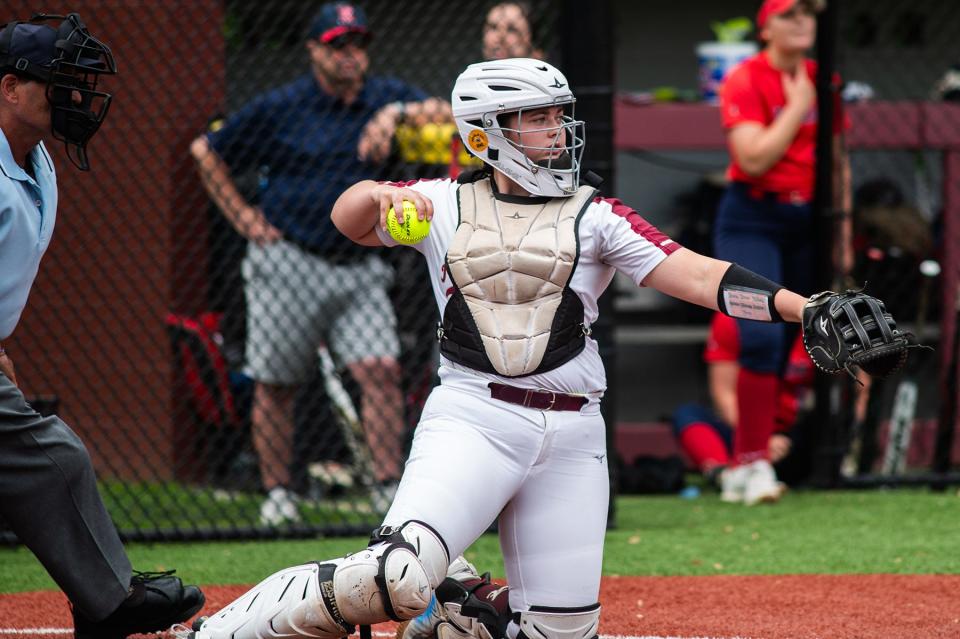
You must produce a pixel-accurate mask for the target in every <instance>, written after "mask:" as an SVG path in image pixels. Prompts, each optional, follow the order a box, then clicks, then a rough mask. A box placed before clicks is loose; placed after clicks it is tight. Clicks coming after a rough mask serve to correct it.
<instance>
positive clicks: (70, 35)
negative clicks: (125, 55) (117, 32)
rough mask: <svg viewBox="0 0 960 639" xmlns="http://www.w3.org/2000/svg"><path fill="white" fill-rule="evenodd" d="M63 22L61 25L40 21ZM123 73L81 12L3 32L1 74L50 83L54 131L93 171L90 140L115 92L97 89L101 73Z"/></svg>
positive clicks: (82, 164)
mask: <svg viewBox="0 0 960 639" xmlns="http://www.w3.org/2000/svg"><path fill="white" fill-rule="evenodd" d="M48 20H60V21H61V22H60V25H59V27H58V28H56V29H54V28H52V27H50V26H47V25H44V24H40V23H42V22H46V21H48ZM116 72H117V64H116V62H115V61H114V59H113V54H112V53H111V52H110V49H109V48H108V47H107V45H105V44H104V43H103V42H101V41H100V40H97V39H96V38H94V37H93V36H92V35H90V32H89V31H87V27H86V25H84V24H83V21H82V20H80V16H79V15H77V14H76V13H71V14H68V15H66V16H60V15H45V14H38V15H35V16H33V18H31V19H30V21H29V22H11V23H9V24H6V25H4V26H3V27H2V30H0V73H15V74H17V75H20V76H25V77H28V78H32V79H35V80H39V81H41V82H46V84H47V100H48V101H49V102H50V107H51V109H50V112H51V125H52V129H53V135H54V137H55V138H56V139H58V140H62V141H63V142H64V143H65V145H66V148H67V157H69V158H70V161H71V162H73V164H74V165H76V166H77V167H78V168H79V169H81V170H83V171H87V170H89V169H90V162H89V160H88V158H87V142H89V141H90V138H92V137H93V134H94V133H96V132H97V129H99V128H100V125H101V124H102V123H103V120H104V118H106V117H107V110H108V109H109V108H110V100H111V97H112V96H111V95H110V94H109V93H104V92H103V91H97V81H98V79H99V77H100V76H101V75H107V74H109V75H112V74H115V73H116Z"/></svg>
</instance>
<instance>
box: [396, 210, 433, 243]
mask: <svg viewBox="0 0 960 639" xmlns="http://www.w3.org/2000/svg"><path fill="white" fill-rule="evenodd" d="M387 231H388V232H389V233H390V237H392V238H393V239H395V240H396V241H397V242H399V243H400V244H416V243H417V242H419V241H420V240H422V239H423V238H425V237H426V236H427V234H429V233H430V222H429V221H428V220H425V219H424V220H421V219H420V218H418V217H417V207H415V206H414V205H413V202H410V201H408V200H404V201H403V219H402V220H398V219H397V213H396V211H395V210H394V208H393V207H392V206H391V207H390V208H389V209H388V210H387Z"/></svg>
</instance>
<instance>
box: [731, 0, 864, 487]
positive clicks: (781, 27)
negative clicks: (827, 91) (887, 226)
mask: <svg viewBox="0 0 960 639" xmlns="http://www.w3.org/2000/svg"><path fill="white" fill-rule="evenodd" d="M822 5H823V3H822V2H818V1H814V0H765V2H764V3H763V5H762V6H761V8H760V11H759V13H758V15H757V27H758V29H759V34H760V38H761V39H762V40H763V41H764V43H765V46H764V49H763V50H762V51H761V52H760V53H758V54H757V55H756V56H754V57H752V58H749V59H748V60H746V61H744V62H743V63H742V64H741V65H740V66H738V67H737V68H735V69H734V70H733V71H732V72H731V73H730V76H729V77H728V78H727V79H726V81H725V82H724V84H723V86H722V87H721V91H720V108H721V115H722V120H723V126H724V128H725V130H726V132H727V142H728V147H729V150H730V157H731V161H730V166H729V169H728V171H727V176H728V178H729V180H730V186H729V188H728V189H727V192H726V194H725V195H724V198H723V199H722V201H721V203H720V207H719V210H718V213H717V222H716V227H715V230H714V244H715V255H716V256H717V257H718V258H720V259H723V260H731V261H735V262H737V263H740V264H743V265H745V266H746V267H747V268H749V269H750V270H752V271H754V272H756V273H759V274H761V275H763V276H764V277H768V278H771V279H773V280H775V281H778V282H783V283H784V284H785V285H786V286H787V287H789V288H790V289H791V290H795V291H799V292H800V293H802V294H809V293H812V292H813V287H814V281H813V278H814V273H815V263H814V232H813V214H812V208H811V206H810V202H811V200H812V198H813V193H814V184H815V150H816V136H817V126H818V123H817V94H816V88H815V87H814V78H815V77H816V68H817V67H816V63H815V62H814V61H813V60H809V59H807V57H806V53H807V51H809V50H810V48H811V47H813V44H814V40H815V36H816V13H817V11H819V10H820V9H821V8H822ZM838 113H839V109H838ZM843 128H844V124H843V118H842V117H838V118H837V119H836V120H835V122H834V124H833V129H834V131H835V133H837V134H840V133H842V131H843ZM837 140H838V142H839V136H837ZM839 149H840V145H839V143H837V144H835V150H836V152H837V153H839ZM837 159H838V161H837V162H836V166H837V167H838V170H839V171H840V172H841V174H842V177H843V178H844V180H845V182H848V181H849V170H848V166H849V165H848V163H847V161H846V158H842V157H838V158H837ZM841 192H844V193H849V188H845V189H841ZM844 204H846V202H844ZM844 210H849V206H846V207H844ZM843 230H844V237H843V238H842V239H841V241H840V242H839V243H838V246H843V247H849V245H850V243H849V240H848V238H849V220H847V223H845V224H844V225H843ZM835 260H836V261H837V262H838V266H839V267H840V268H841V269H843V270H844V271H847V270H849V266H850V264H849V262H850V261H851V254H850V252H849V250H843V251H839V252H838V255H836V256H835ZM752 319H753V320H763V319H766V318H764V317H760V316H758V317H754V318H752ZM737 324H738V330H739V333H740V339H741V348H740V353H739V358H738V361H739V364H740V369H739V373H738V378H737V394H738V400H737V412H738V423H737V428H736V434H735V436H734V458H733V463H734V466H733V467H732V468H731V469H730V471H729V472H727V473H725V474H724V478H723V480H724V490H725V492H726V493H727V494H730V495H733V494H746V493H747V492H749V493H750V494H751V495H755V496H759V497H758V498H759V499H761V500H766V499H773V498H774V496H775V495H778V494H779V488H778V484H777V480H776V475H775V473H774V471H773V468H772V467H771V466H770V463H769V452H768V450H767V443H768V441H769V439H770V434H771V433H772V432H773V431H774V428H775V425H776V413H777V402H778V399H777V398H778V397H779V386H780V383H781V382H780V379H781V374H782V372H783V370H784V367H785V366H786V363H787V360H788V353H789V350H790V344H791V343H792V341H793V338H794V335H795V334H796V332H795V330H794V329H790V328H787V327H786V326H785V325H783V324H770V323H768V322H762V321H752V320H751V319H738V320H737Z"/></svg>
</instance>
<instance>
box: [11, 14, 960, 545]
mask: <svg viewBox="0 0 960 639" xmlns="http://www.w3.org/2000/svg"><path fill="white" fill-rule="evenodd" d="M495 4H496V3H495V2H443V1H440V0H406V1H405V2H400V3H397V2H386V1H382V0H369V1H368V2H365V3H364V4H363V8H364V9H365V10H366V15H365V16H363V17H362V18H358V17H357V16H356V15H354V16H352V17H350V16H338V17H337V19H338V20H340V21H341V22H342V23H343V24H340V25H334V27H333V28H334V29H335V30H336V26H344V25H351V24H352V25H354V26H357V25H361V24H362V23H365V25H366V28H367V29H368V30H369V32H370V33H372V34H373V37H372V39H371V40H369V42H367V41H365V39H364V38H363V37H362V34H359V33H355V34H354V35H351V33H350V32H351V29H341V30H339V31H337V33H336V34H328V35H330V39H329V40H328V42H326V43H323V44H322V46H321V45H316V46H317V47H319V48H318V49H317V50H314V49H312V48H308V46H307V42H308V39H309V38H308V36H309V35H314V36H318V35H321V36H322V35H324V34H327V32H329V31H330V25H329V24H327V23H324V24H323V25H320V26H319V27H316V28H317V29H319V31H317V32H316V33H312V32H311V29H313V28H314V27H315V24H314V21H315V17H316V15H317V12H318V10H319V9H320V7H321V3H319V2H300V1H294V0H266V1H263V2H252V1H250V0H226V1H213V0H190V1H187V0H171V1H169V2H143V1H134V0H129V1H121V0H109V1H108V0H81V1H78V2H75V3H73V4H72V6H71V10H74V11H78V12H79V13H80V14H81V15H82V16H83V18H84V20H85V21H86V22H87V24H88V25H89V26H90V28H91V31H92V32H93V33H95V34H97V35H98V36H99V37H102V39H103V40H104V41H105V42H107V43H108V44H110V45H111V47H112V48H113V50H114V53H115V55H116V58H117V61H118V65H119V66H120V74H119V75H118V76H116V77H115V78H110V80H112V82H110V87H109V88H108V90H112V91H113V93H114V96H115V101H114V104H113V106H112V112H111V114H110V116H109V117H108V119H107V121H106V123H105V125H104V127H103V129H102V130H101V132H100V133H98V135H97V137H96V138H95V139H94V140H93V142H92V143H91V145H90V150H91V157H92V164H93V170H92V172H91V173H89V174H81V173H79V172H77V171H75V170H74V169H73V168H72V167H71V166H70V164H69V163H68V162H67V160H66V158H65V156H64V155H63V153H62V151H61V150H60V149H59V148H54V149H52V150H53V151H54V154H55V159H56V160H57V167H58V170H59V182H60V193H61V199H60V207H59V211H60V214H59V220H58V224H57V226H58V228H57V231H56V235H55V239H54V241H53V244H52V248H51V250H50V252H49V253H48V255H47V257H46V258H45V260H44V263H43V266H42V267H41V273H40V276H39V278H38V280H37V283H36V285H35V287H34V291H33V294H32V296H31V299H30V303H29V304H28V307H27V310H26V312H25V313H24V316H23V318H22V321H21V323H20V326H19V328H18V330H17V333H16V335H15V336H14V338H13V339H11V340H10V341H9V343H7V344H6V346H7V347H8V349H9V350H10V352H11V354H12V355H13V358H14V360H15V361H16V362H17V367H18V376H19V377H20V380H21V382H22V385H23V387H24V389H25V392H26V393H27V394H28V396H30V398H31V399H32V400H33V404H34V406H35V407H37V408H38V409H39V410H41V411H42V412H44V411H46V412H57V413H58V414H60V415H61V416H62V417H63V418H64V419H65V421H66V422H67V423H68V424H70V425H71V426H72V427H73V428H74V429H75V430H76V431H77V432H78V433H79V434H80V436H81V437H82V439H83V440H84V441H85V442H86V444H87V446H88V448H89V449H90V452H91V455H92V457H93V459H94V463H95V466H96V468H97V469H98V472H99V474H100V477H101V480H102V483H101V486H102V494H103V496H104V499H105V501H106V502H107V503H108V506H109V508H110V511H111V514H112V515H113V517H114V519H115V521H116V522H117V525H118V527H119V528H120V529H121V531H122V533H123V535H124V536H125V537H126V538H128V539H147V540H151V539H187V538H228V537H257V536H276V535H282V536H308V535H315V534H318V533H320V534H328V535H332V534H351V533H354V534H365V533H366V532H368V531H369V529H370V528H371V527H372V526H374V525H375V524H376V523H378V522H379V519H380V513H381V512H382V511H383V510H384V509H385V508H386V506H387V504H388V503H389V499H390V497H391V495H392V490H393V489H394V488H395V482H396V480H397V479H398V476H399V470H400V464H401V463H402V460H403V459H404V458H405V454H406V451H407V449H408V446H409V441H410V437H411V434H412V430H413V427H414V425H415V424H416V422H417V419H418V417H419V412H420V409H421V407H422V404H423V401H424V400H425V397H426V394H427V392H428V391H429V388H430V387H431V386H432V384H433V383H434V379H433V376H434V374H435V369H436V352H435V337H434V330H435V328H434V327H435V322H436V319H437V318H436V317H435V313H436V311H435V304H434V301H433V298H432V292H431V290H430V287H428V286H424V279H425V278H426V272H425V269H423V267H422V264H421V260H419V259H418V256H417V255H416V254H415V253H414V252H413V251H409V250H392V251H388V252H381V253H378V252H376V251H370V250H364V252H362V253H361V252H358V251H357V249H356V248H355V247H353V246H352V245H350V244H349V243H348V242H346V241H345V240H343V239H340V238H337V237H336V236H335V234H334V233H333V232H332V230H331V229H330V227H329V225H328V224H327V222H326V218H327V215H328V213H329V205H330V203H331V202H332V200H333V199H335V197H336V196H337V194H338V193H339V190H340V189H341V188H342V187H343V186H344V185H345V184H348V183H349V182H351V181H354V180H356V179H362V178H374V179H396V180H403V179H409V178H412V177H431V176H446V175H449V174H451V173H455V172H457V171H459V170H462V169H463V168H466V167H468V166H469V159H468V158H467V157H466V156H465V155H463V154H462V152H461V150H460V149H458V148H457V147H456V145H455V142H456V140H455V135H454V129H453V127H452V125H450V124H449V123H448V122H447V120H446V119H445V116H444V111H443V105H437V104H431V103H427V105H422V103H423V101H424V99H426V98H430V97H431V96H435V97H439V98H441V99H446V98H447V96H448V94H449V90H450V86H451V85H452V82H453V79H454V78H455V77H456V74H457V73H458V72H459V71H460V70H462V68H463V67H465V66H466V65H467V64H468V63H470V62H473V61H476V60H477V59H479V58H480V57H481V56H482V55H484V48H483V44H484V32H485V29H484V24H485V22H486V21H487V20H488V18H489V16H488V11H489V9H491V8H492V7H494V5H495ZM523 4H524V7H525V9H527V10H528V13H529V19H530V20H529V22H530V23H531V24H532V26H533V37H532V41H531V42H530V43H529V45H527V46H528V47H529V49H530V50H532V51H534V52H535V53H536V54H537V55H543V56H545V57H546V58H547V59H551V60H553V61H555V62H561V63H562V61H561V60H559V59H558V58H559V52H558V51H557V46H558V42H557V41H556V39H555V38H554V37H553V36H552V34H554V33H556V27H557V25H558V23H559V21H560V20H561V18H562V17H563V16H561V15H560V12H561V5H560V4H559V3H553V2H549V1H548V0H538V1H535V2H529V3H523ZM570 4H571V3H564V4H563V5H562V6H565V7H569V6H570ZM748 5H749V6H748ZM837 7H838V11H839V15H838V23H839V29H838V40H837V45H838V46H837V49H838V54H839V59H838V63H839V64H838V67H839V70H840V72H841V74H842V76H843V78H844V80H845V81H846V85H845V88H844V92H845V98H846V99H847V100H848V103H847V104H848V107H847V108H848V113H849V115H850V118H851V120H852V124H853V127H852V129H851V130H850V133H849V135H848V139H847V144H848V147H849V149H850V152H851V159H852V165H853V185H852V190H853V192H852V193H851V194H850V195H851V196H852V200H853V205H854V215H855V217H854V219H855V228H856V269H855V272H854V277H855V279H856V280H857V281H867V282H869V289H868V290H869V292H871V293H873V294H875V295H877V296H879V297H881V298H883V299H884V300H886V301H887V302H888V305H889V308H890V310H891V311H892V312H893V313H894V315H895V316H896V317H897V318H899V319H900V320H901V322H902V323H904V324H906V326H907V327H908V328H912V329H914V330H916V331H917V332H918V333H919V334H920V335H921V337H922V339H923V341H924V342H925V343H928V344H931V345H933V346H935V347H936V349H937V350H936V352H932V353H923V352H915V353H913V354H912V357H911V360H912V362H913V364H911V367H910V368H908V369H907V370H906V371H905V372H904V373H903V374H902V375H901V376H899V377H895V378H893V379H891V380H889V381H887V382H885V383H884V384H882V385H880V384H877V385H875V386H874V387H873V388H872V389H871V392H870V405H869V407H868V409H867V410H866V413H865V419H864V420H862V422H861V423H859V424H857V425H855V426H854V427H853V428H852V429H851V437H850V442H851V448H849V449H848V453H849V454H848V455H847V459H846V460H845V466H844V468H845V470H844V472H845V474H847V475H849V476H850V477H852V478H856V477H862V476H866V475H870V474H873V473H876V472H880V473H883V474H885V475H893V474H895V473H898V472H900V469H899V468H894V467H885V466H884V464H885V463H887V462H885V460H884V457H885V451H887V450H888V446H887V444H888V443H889V441H890V440H891V436H890V433H891V429H893V428H894V427H895V425H896V423H897V421H896V420H894V419H891V418H892V416H893V415H894V413H895V411H896V410H898V408H897V407H898V406H899V407H901V409H902V407H903V405H904V404H903V402H900V403H899V404H898V402H897V397H898V395H900V394H901V393H903V392H907V393H908V395H909V389H908V391H903V390H902V388H903V382H904V381H908V382H909V381H911V380H913V382H914V383H915V386H914V390H915V391H916V395H915V397H916V398H917V401H916V403H915V417H916V419H909V420H907V421H904V420H903V419H901V420H900V422H899V423H900V424H907V423H909V427H908V431H907V437H906V439H905V441H907V442H909V443H910V446H908V447H907V448H906V450H905V453H906V454H905V456H904V459H905V461H906V466H907V467H908V468H911V467H912V468H928V467H930V465H931V464H933V463H934V461H935V458H936V459H937V460H939V461H938V462H937V463H939V466H938V468H940V469H941V470H947V469H949V466H950V457H949V455H948V456H947V457H946V461H944V457H943V455H944V454H948V453H944V450H947V451H948V450H949V448H950V446H951V445H953V444H952V443H951V441H950V440H949V435H950V434H951V433H952V432H953V430H954V429H955V423H956V412H955V408H956V399H957V392H956V386H955V380H956V368H957V362H956V357H955V353H956V347H957V342H958V340H957V337H956V334H955V330H956V326H957V322H956V321H955V312H956V311H955V308H956V302H957V297H958V296H957V283H958V280H960V262H958V257H957V255H958V252H960V229H958V228H957V226H958V223H960V210H958V209H960V190H958V188H957V186H956V185H957V184H958V181H957V178H958V175H960V154H958V153H960V133H958V132H960V106H958V104H957V102H956V100H957V99H958V96H960V80H958V77H957V76H958V75H960V71H957V70H953V71H951V69H952V67H953V65H955V64H957V63H958V60H960V53H958V51H957V49H956V46H955V44H954V43H955V42H956V41H957V36H958V35H960V19H958V18H957V17H956V15H955V12H953V11H952V10H951V7H950V5H949V3H942V2H936V1H935V0H917V1H916V2H913V3H910V5H909V6H906V5H903V4H902V3H898V2H894V1H893V0H882V1H880V2H876V1H874V2H867V1H866V0H842V2H841V1H840V0H837ZM620 8H621V10H622V8H623V7H622V6H621V7H620ZM754 9H755V6H753V3H744V7H743V11H744V12H745V13H752V11H753V10H754ZM568 10H569V9H568ZM33 11H34V7H33V6H31V5H30V4H29V3H27V2H25V1H24V0H8V2H7V3H6V4H5V5H4V7H3V8H2V9H0V19H2V21H4V22H5V21H7V20H10V19H23V18H24V17H26V16H28V15H30V14H31V13H32V12H33ZM497 28H498V29H500V30H501V31H499V32H498V33H497V34H496V37H493V35H491V36H490V37H491V41H495V42H499V43H500V47H501V49H500V50H499V51H497V52H490V51H488V52H487V54H488V55H508V54H511V53H512V54H516V53H523V51H522V50H511V51H507V50H506V49H507V48H508V47H507V46H506V44H507V43H513V44H517V40H518V39H519V40H521V41H522V40H523V39H524V36H523V33H522V26H518V25H516V24H512V25H506V24H505V25H501V26H500V27H497ZM618 28H619V32H618V33H619V36H620V38H629V37H630V34H629V33H628V32H626V31H625V30H626V29H627V27H626V26H623V25H620V26H619V27H618ZM362 30H363V29H354V30H353V31H362ZM341 36H348V37H346V38H343V39H339V40H338V39H337V38H339V37H341ZM314 40H317V38H316V37H314ZM612 46H613V45H612ZM684 48H685V49H689V43H688V44H684ZM334 56H339V58H337V59H339V60H340V62H341V64H340V66H342V67H353V68H349V69H346V71H345V73H346V74H347V75H349V72H357V70H358V69H357V68H356V67H358V66H362V63H363V59H364V58H366V59H368V60H369V76H370V77H371V78H393V79H392V80H390V81H388V82H387V81H384V82H383V83H380V84H378V85H377V86H378V88H377V89H376V90H373V89H370V90H369V91H367V93H363V92H361V93H359V94H357V96H354V98H353V100H352V101H351V99H350V98H349V96H348V98H347V99H343V98H341V99H340V100H339V101H338V100H334V99H327V100H323V99H321V98H322V96H320V95H319V94H318V93H316V90H317V89H316V87H317V86H318V85H317V84H316V82H317V81H316V79H315V77H314V75H313V74H312V73H311V60H313V63H314V64H324V63H328V62H330V61H331V60H333V59H334ZM344 58H346V59H344ZM344 82H345V83H347V84H349V82H347V81H344ZM378 82H379V81H378ZM311 83H313V84H311ZM334 85H336V89H337V91H339V90H341V89H343V86H342V85H337V83H336V82H334ZM366 86H367V87H368V88H370V87H371V86H372V85H371V84H367V85H366ZM265 95H266V96H269V97H267V98H264V97H263V96H265ZM401 104H402V105H403V106H402V107H401V106H400V105H401ZM428 107H429V108H428ZM384 109H386V111H384ZM391 110H393V111H391ZM396 110H402V111H403V114H402V117H396V118H395V119H391V118H389V117H387V116H388V115H391V114H392V115H393V116H397V111H396ZM310 114H318V115H317V120H318V122H317V124H316V126H307V125H306V124H304V123H305V121H308V120H309V119H310V118H309V117H308V116H309V115H310ZM378 116H379V117H383V118H386V120H385V121H380V120H378ZM371 120H373V121H374V122H375V124H376V126H371V127H369V128H367V124H368V123H369V122H370V121H371ZM717 122H718V126H719V120H717ZM681 133H682V132H677V134H678V135H679V134H681ZM367 134H369V136H368V137H369V139H371V140H373V139H374V138H376V143H373V142H371V145H370V147H369V148H368V149H367V152H369V153H370V154H371V155H370V157H371V158H376V156H377V154H378V153H379V152H381V151H382V152H383V155H384V157H383V158H382V159H379V158H377V159H376V160H375V161H374V160H371V161H367V162H358V161H357V159H356V151H357V145H358V144H359V140H360V139H361V138H363V137H365V136H367ZM198 139H199V140H201V141H202V140H206V141H207V142H206V144H207V148H206V150H207V151H215V152H216V154H215V155H216V156H217V157H218V158H219V159H220V160H221V161H222V162H223V163H224V166H219V165H213V166H212V167H210V166H208V167H206V168H207V169H209V170H207V171H202V170H198V162H197V159H196V158H197V157H200V158H203V157H204V154H203V151H204V150H205V149H204V144H203V143H200V144H199V145H197V144H195V142H196V141H197V140H198ZM370 149H373V150H372V151H371V150H370ZM200 164H201V165H202V162H201V163H200ZM218 169H225V170H226V171H227V174H228V176H229V178H230V181H229V182H227V183H226V184H227V186H226V187H224V184H225V183H224V182H223V181H222V180H219V181H218V180H217V179H216V178H217V172H216V171H217V170H218ZM221 177H222V176H221ZM625 179H627V180H629V177H626V178H625ZM231 185H232V186H231ZM205 186H206V189H205ZM280 237H282V238H283V239H282V240H280V239H279V238H280ZM251 238H252V239H251ZM924 263H926V266H923V268H921V265H923V264H924ZM933 263H935V264H936V266H933ZM278 281H279V282H282V283H283V284H284V287H283V288H282V289H280V288H275V287H272V286H271V285H270V284H269V283H270V282H274V283H275V282H278ZM254 284H257V285H258V286H257V290H254V288H255V287H254ZM908 404H909V402H908ZM901 436H902V435H901ZM944 447H946V448H944ZM938 454H939V455H940V456H939V457H937V455H938ZM954 458H955V457H954ZM278 488H281V489H282V490H275V489H278ZM7 537H9V535H8V536H7Z"/></svg>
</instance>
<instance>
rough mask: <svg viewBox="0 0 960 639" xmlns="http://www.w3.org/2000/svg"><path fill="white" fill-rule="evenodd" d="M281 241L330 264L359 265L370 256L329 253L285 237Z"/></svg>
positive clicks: (349, 252)
mask: <svg viewBox="0 0 960 639" xmlns="http://www.w3.org/2000/svg"><path fill="white" fill-rule="evenodd" d="M283 239H284V241H286V242H289V243H290V244H293V245H294V246H296V247H297V248H298V249H300V250H301V251H303V252H304V253H309V254H310V255H314V256H316V257H319V258H320V259H322V260H325V261H327V262H330V263H331V264H359V263H360V262H362V261H364V260H365V259H367V258H368V257H370V255H369V254H368V253H365V252H364V253H357V252H354V251H348V252H346V253H331V252H329V251H325V250H323V249H319V248H316V247H315V246H310V245H309V244H305V243H303V242H300V241H299V240H293V239H290V238H289V237H285V238H283Z"/></svg>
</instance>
